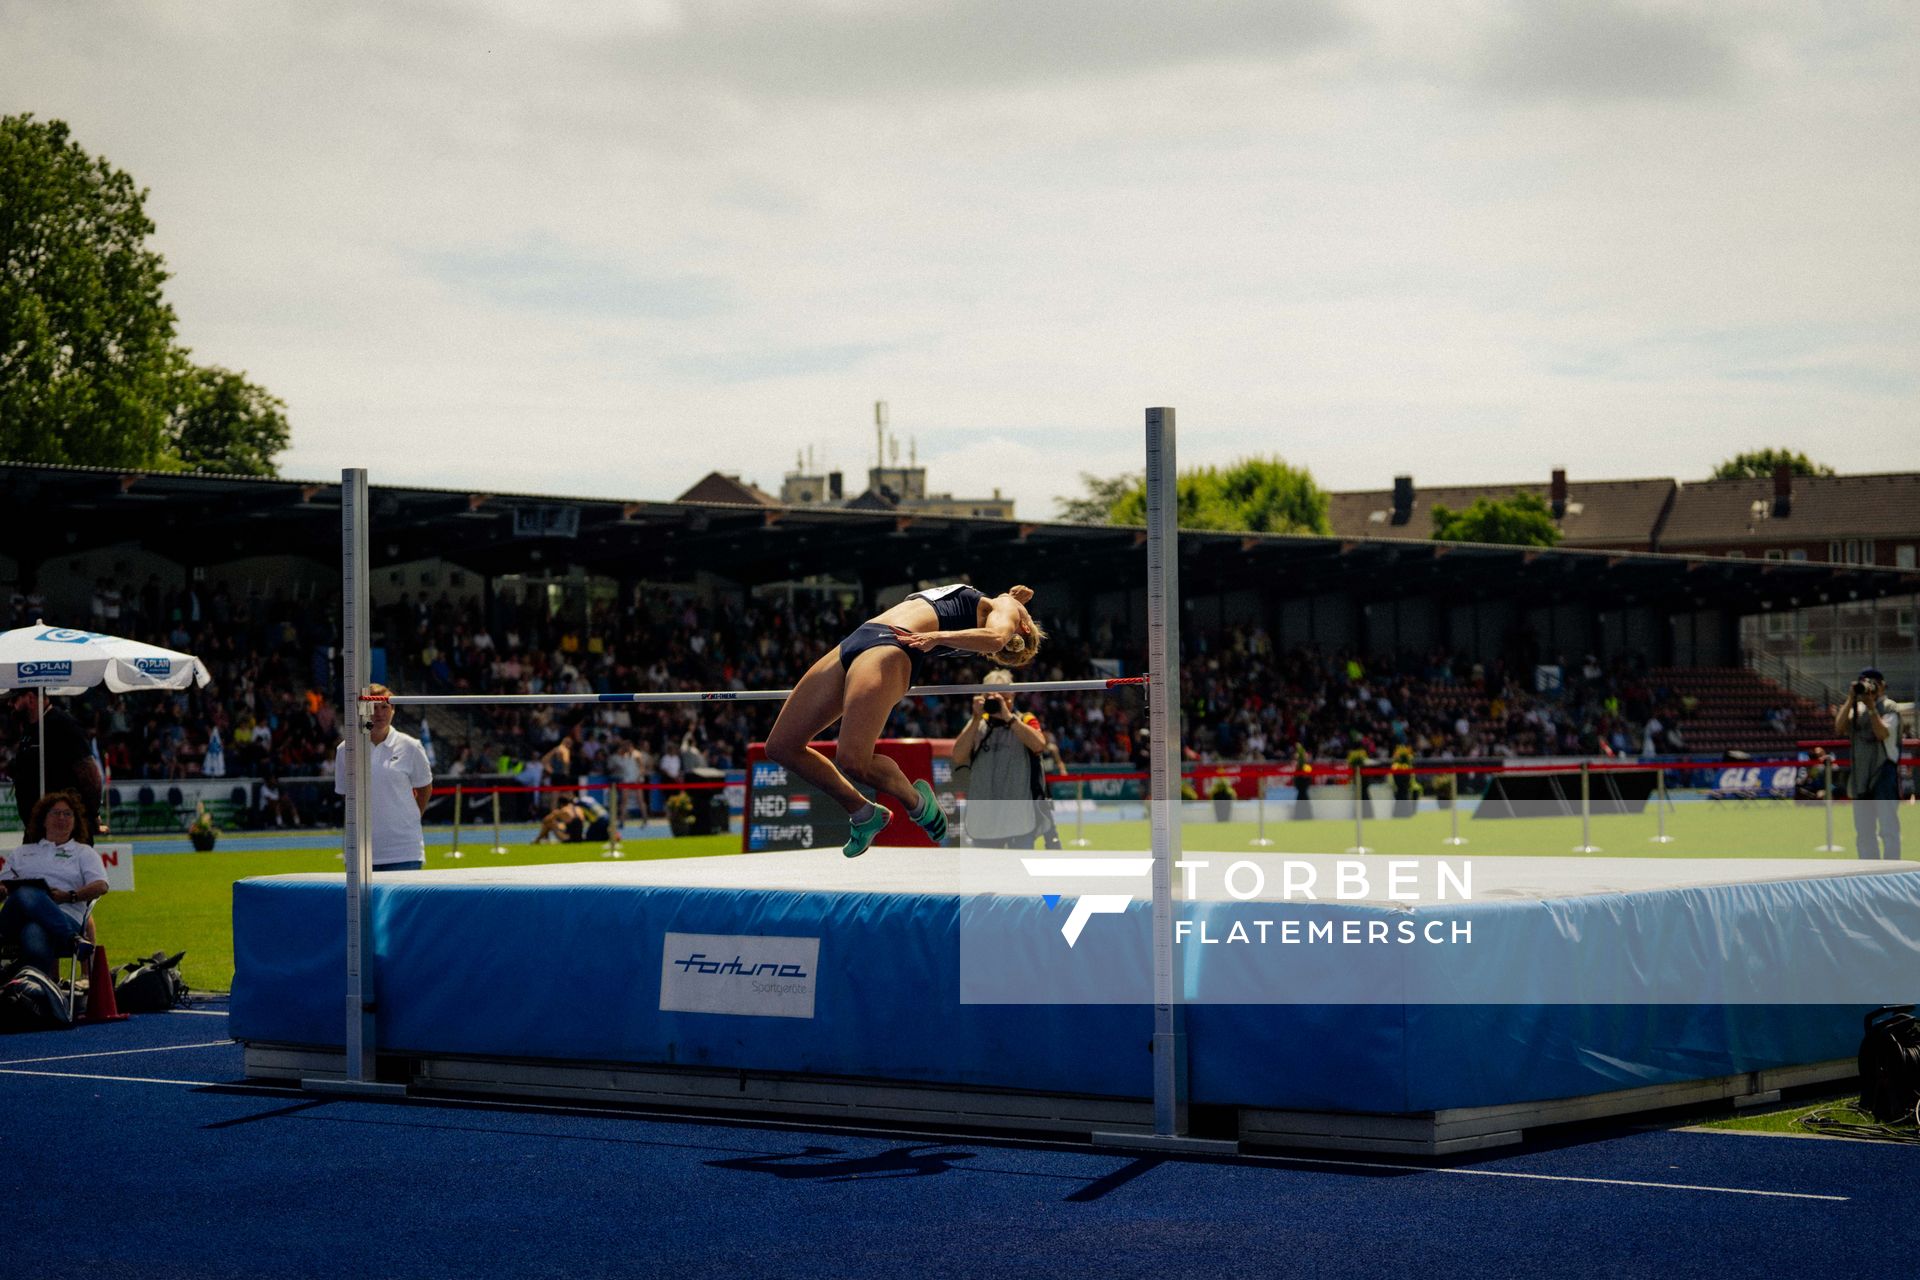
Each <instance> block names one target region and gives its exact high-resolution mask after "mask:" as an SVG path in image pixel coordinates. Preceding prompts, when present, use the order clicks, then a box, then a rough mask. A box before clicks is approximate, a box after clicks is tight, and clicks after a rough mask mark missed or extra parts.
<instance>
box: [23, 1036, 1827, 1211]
mask: <svg viewBox="0 0 1920 1280" xmlns="http://www.w3.org/2000/svg"><path fill="white" fill-rule="evenodd" d="M221 1043H227V1042H225V1041H223V1042H221ZM0 1075H6V1076H44V1077H47V1078H49V1079H54V1080H115V1081H119V1082H121V1083H124V1084H172V1085H183V1086H186V1087H187V1088H192V1089H231V1090H243V1091H246V1092H250V1093H281V1094H303V1093H309V1091H308V1090H305V1089H302V1088H300V1087H298V1086H297V1085H259V1084H226V1083H223V1082H221V1081H218V1080H160V1079H152V1078H148V1077H143V1076H99V1075H83V1074H79V1073H76V1072H61V1071H12V1070H8V1069H7V1068H5V1067H0ZM311 1096H314V1097H325V1096H327V1095H325V1094H318V1093H315V1094H311ZM333 1100H335V1101H342V1102H350V1101H354V1099H352V1098H350V1097H339V1096H337V1095H336V1096H335V1098H334V1099H333ZM423 1100H425V1101H432V1102H447V1103H450V1104H453V1105H457V1106H473V1107H482V1108H487V1109H494V1110H502V1111H507V1110H522V1111H533V1112H548V1113H551V1112H561V1113H566V1114H572V1115H597V1116H619V1117H624V1118H628V1119H634V1118H638V1119H650V1120H661V1121H669V1122H681V1123H688V1124H702V1123H720V1124H726V1125H729V1126H730V1127H735V1128H765V1129H802V1130H809V1131H812V1130H821V1129H825V1130H829V1131H831V1132H835V1133H858V1134H870V1135H872V1136H875V1137H883V1138H903V1137H906V1138H912V1137H936V1138H940V1139H941V1140H943V1141H946V1142H955V1143H966V1142H980V1143H983V1144H985V1145H987V1146H1018V1147H1046V1148H1050V1149H1054V1150H1060V1149H1063V1148H1065V1149H1072V1144H1069V1143H1061V1142H1049V1141H1046V1140H1044V1139H1038V1138H1019V1137H1011V1136H1008V1137H998V1136H996V1137H992V1138H978V1137H974V1136H959V1137H956V1136H955V1135H953V1134H941V1133H935V1132H932V1131H930V1130H913V1129H881V1128H870V1127H863V1126H859V1125H847V1124H831V1123H825V1122H822V1121H804V1120H771V1119H762V1118H760V1117H755V1118H753V1119H751V1120H746V1119H739V1118H730V1117H725V1116H709V1115H698V1114H693V1113H682V1112H668V1111H626V1110H618V1109H615V1108H611V1107H574V1106H566V1105H564V1104H558V1105H556V1104H551V1103H541V1102H506V1101H500V1100H496V1099H490V1098H458V1097H453V1098H438V1097H436V1098H431V1099H423ZM1089 1154H1095V1155H1107V1154H1112V1153H1111V1152H1107V1151H1102V1150H1101V1149H1099V1148H1093V1149H1091V1151H1090V1152H1089ZM1230 1158H1233V1159H1240V1160H1244V1161H1246V1162H1248V1163H1251V1164H1280V1165H1288V1164H1296V1165H1297V1164H1311V1165H1324V1166H1326V1167H1328V1168H1335V1169H1392V1170H1396V1171H1399V1172H1405V1173H1445V1174H1453V1175H1456V1176H1458V1177H1468V1178H1518V1179H1522V1180H1524V1181H1530V1182H1573V1183H1581V1184H1584V1185H1587V1186H1596V1187H1639V1188H1645V1189H1648V1190H1653V1191H1702V1192H1708V1193H1711V1194H1714V1195H1728V1196H1760V1197H1764V1198H1766V1199H1770V1200H1818V1201H1822V1202H1824V1203H1827V1204H1846V1203H1848V1202H1849V1201H1851V1200H1852V1199H1853V1197H1852V1196H1827V1195H1816V1194H1813V1193H1811V1192H1806V1191H1760V1190H1757V1189H1755V1188H1753V1187H1709V1186H1702V1185H1700V1184H1698V1183H1691V1182H1642V1181H1639V1180H1636V1179H1632V1178H1582V1177H1576V1176H1574V1175H1571V1174H1561V1173H1520V1172H1517V1171H1515V1170H1510V1169H1451V1168H1445V1167H1434V1166H1432V1165H1424V1164H1386V1163H1383V1162H1380V1161H1376V1160H1327V1159H1324V1158H1320V1157H1315V1156H1280V1155H1249V1156H1239V1157H1230Z"/></svg>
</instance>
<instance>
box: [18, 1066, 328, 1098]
mask: <svg viewBox="0 0 1920 1280" xmlns="http://www.w3.org/2000/svg"><path fill="white" fill-rule="evenodd" d="M0 1076H40V1077H43V1078H45V1079H48V1080H111V1081H113V1082H114V1083H116V1084H177V1085H181V1086H184V1087H185V1088H188V1089H239V1090H245V1091H247V1092H249V1093H300V1092H302V1090H301V1089H299V1088H298V1087H296V1086H293V1085H265V1084H229V1083H227V1082H226V1081H224V1080H166V1079H162V1078H160V1077H159V1076H98V1075H88V1074H86V1073H85V1072H81V1071H14V1070H12V1069H11V1068H7V1067H0Z"/></svg>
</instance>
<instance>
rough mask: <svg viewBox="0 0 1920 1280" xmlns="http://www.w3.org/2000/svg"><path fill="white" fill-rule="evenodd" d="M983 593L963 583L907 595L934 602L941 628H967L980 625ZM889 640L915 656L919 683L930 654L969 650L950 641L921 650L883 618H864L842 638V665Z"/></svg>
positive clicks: (938, 655)
mask: <svg viewBox="0 0 1920 1280" xmlns="http://www.w3.org/2000/svg"><path fill="white" fill-rule="evenodd" d="M980 598H981V593H980V592H979V591H978V590H977V589H975V588H973V587H969V586H966V585H964V584H962V583H955V584H953V585H952V586H945V587H929V588H928V589H927V590H925V591H916V592H914V593H913V594H912V595H910V596H908V597H907V599H909V600H925V601H926V602H927V603H928V604H930V605H932V606H933V613H934V617H935V618H937V619H938V620H939V622H940V630H942V631H965V630H967V629H968V628H969V627H977V626H979V625H980ZM883 644H890V645H894V646H896V647H898V648H900V649H904V650H906V654H907V657H908V658H909V659H911V660H912V663H913V674H912V677H911V679H912V682H913V683H914V684H918V683H920V672H921V669H922V668H923V667H925V666H926V662H927V659H928V658H951V657H954V656H955V655H957V654H962V653H966V652H968V650H966V649H954V648H950V647H948V646H947V645H940V646H939V647H937V648H934V649H929V650H927V651H926V652H924V653H922V652H921V651H920V650H918V649H908V648H907V646H905V645H903V644H901V643H900V641H899V640H897V639H896V638H895V637H894V634H893V628H892V627H890V626H888V625H887V624H886V623H884V622H863V623H861V624H860V625H859V626H858V627H856V628H854V630H853V632H852V634H850V635H849V636H848V637H847V638H846V639H845V640H842V641H841V642H840V669H841V670H842V671H844V670H846V669H847V668H848V667H851V666H852V665H853V660H854V659H855V658H857V657H859V656H860V655H861V654H863V653H865V652H866V651H867V650H869V649H874V648H878V647H879V646H880V645H883Z"/></svg>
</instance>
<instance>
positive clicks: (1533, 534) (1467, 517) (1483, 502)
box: [1433, 490, 1560, 547]
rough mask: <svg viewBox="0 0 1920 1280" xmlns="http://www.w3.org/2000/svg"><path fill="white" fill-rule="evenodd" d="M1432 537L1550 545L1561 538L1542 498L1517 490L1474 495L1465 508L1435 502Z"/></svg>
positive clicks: (1445, 540)
mask: <svg viewBox="0 0 1920 1280" xmlns="http://www.w3.org/2000/svg"><path fill="white" fill-rule="evenodd" d="M1433 537H1434V540H1435V541H1437V542H1487V543H1492V544H1494V545H1496V546H1506V547H1551V546H1555V545H1557V544H1558V543H1559V541H1560V526H1559V525H1557V524H1555V523H1554V522H1553V509H1552V508H1551V507H1549V506H1548V505H1547V500H1546V499H1545V498H1542V497H1541V496H1540V495H1539V494H1537V493H1528V492H1526V491H1525V490H1520V491H1518V492H1516V493H1515V494H1514V495H1513V496H1512V497H1511V498H1494V499H1488V498H1475V499H1474V500H1473V505H1472V506H1470V507H1468V508H1467V509H1466V510H1464V511H1454V510H1452V509H1451V508H1448V507H1445V506H1441V505H1439V504H1437V503H1436V504H1435V505H1434V508H1433Z"/></svg>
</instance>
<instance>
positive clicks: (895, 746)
mask: <svg viewBox="0 0 1920 1280" xmlns="http://www.w3.org/2000/svg"><path fill="white" fill-rule="evenodd" d="M835 745H836V744H834V743H831V742H816V743H814V744H813V749H814V750H815V751H818V752H819V753H820V754H821V755H823V756H825V757H827V759H829V760H831V759H833V755H834V747H835ZM933 747H934V744H933V743H932V742H931V741H930V740H928V739H926V738H882V739H881V740H880V741H879V742H877V743H875V744H874V752H875V753H876V754H878V755H883V756H886V757H887V758H888V759H890V760H892V761H893V762H894V763H895V764H897V765H899V766H900V768H901V770H902V771H903V772H905V773H906V775H907V777H908V778H910V779H915V780H920V779H924V780H926V781H928V782H929V783H931V782H932V780H933ZM860 793H861V794H862V795H864V796H866V797H867V798H869V799H872V798H873V789H872V788H870V787H860ZM880 803H882V804H884V805H886V806H887V810H888V812H889V813H890V814H891V815H892V816H891V819H890V820H889V821H888V823H887V826H886V829H885V830H884V831H882V832H881V833H880V837H879V839H877V840H876V841H874V843H875V844H892V845H916V846H919V847H921V848H930V847H931V846H932V844H933V841H931V840H929V839H927V833H926V832H924V831H922V830H921V829H920V828H919V826H917V825H916V824H915V823H914V822H913V821H912V820H911V819H909V818H908V817H907V816H906V814H904V813H902V812H901V811H900V808H899V806H898V804H897V803H896V802H895V801H893V800H882V801H881V802H880ZM847 831H848V824H847V812H846V810H844V809H842V808H841V807H840V805H839V804H838V803H837V802H835V801H833V800H830V799H828V798H827V795H826V793H824V792H822V791H819V790H817V789H816V788H815V787H814V786H813V785H812V784H810V783H808V782H807V781H806V780H805V779H804V778H802V777H801V776H800V775H799V774H797V773H795V772H793V771H792V770H791V769H787V768H784V767H782V766H781V765H778V764H775V763H774V762H773V761H771V760H769V759H767V744H766V743H764V742H756V743H754V744H753V745H752V746H750V747H748V748H747V808H746V814H745V815H744V817H743V818H742V820H741V823H740V849H741V852H743V853H762V852H765V851H766V850H769V849H822V848H827V847H829V846H833V845H842V844H845V843H846V842H847Z"/></svg>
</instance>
